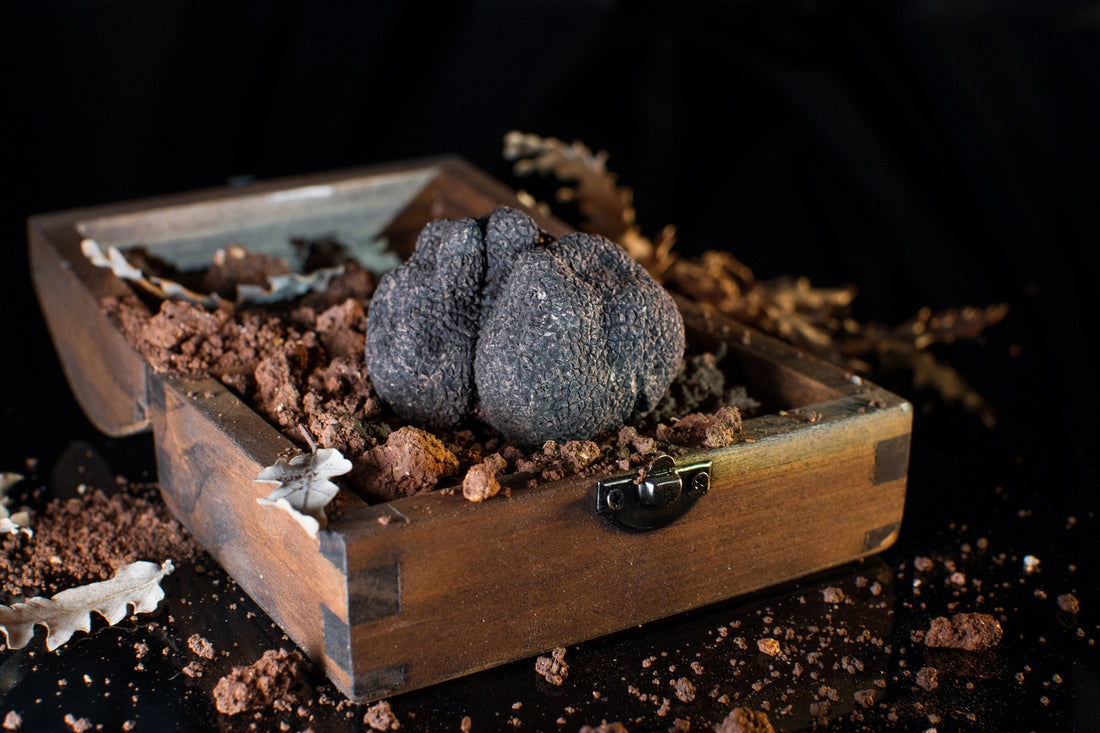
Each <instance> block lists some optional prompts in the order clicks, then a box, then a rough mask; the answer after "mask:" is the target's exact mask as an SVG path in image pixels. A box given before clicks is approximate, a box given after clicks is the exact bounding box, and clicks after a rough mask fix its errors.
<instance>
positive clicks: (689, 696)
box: [672, 677, 695, 702]
mask: <svg viewBox="0 0 1100 733" xmlns="http://www.w3.org/2000/svg"><path fill="white" fill-rule="evenodd" d="M672 687H673V689H674V690H675V691H676V699H678V700H679V701H680V702H691V701H692V700H694V699H695V685H693V684H691V680H689V679H688V678H687V677H681V678H680V679H678V680H676V681H675V682H673V683H672Z"/></svg>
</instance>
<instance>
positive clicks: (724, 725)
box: [714, 707, 775, 733]
mask: <svg viewBox="0 0 1100 733" xmlns="http://www.w3.org/2000/svg"><path fill="white" fill-rule="evenodd" d="M714 730H715V733H775V728H774V727H773V726H772V724H771V721H770V720H768V714H767V713H765V712H763V711H761V710H753V709H751V708H747V707H738V708H734V709H733V710H731V711H730V713H729V715H727V716H726V718H725V720H723V721H722V722H721V723H719V724H718V725H717V726H715V728H714Z"/></svg>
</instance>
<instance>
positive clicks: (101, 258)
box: [80, 238, 344, 310]
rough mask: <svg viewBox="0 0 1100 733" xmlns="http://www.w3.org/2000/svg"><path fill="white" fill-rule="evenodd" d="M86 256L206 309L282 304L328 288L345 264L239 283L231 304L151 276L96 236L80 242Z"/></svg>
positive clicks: (149, 287)
mask: <svg viewBox="0 0 1100 733" xmlns="http://www.w3.org/2000/svg"><path fill="white" fill-rule="evenodd" d="M80 250H81V251H82V252H83V253H84V256H85V257H87V258H88V260H89V261H90V262H91V263H92V264H93V265H95V266H96V267H105V268H107V269H109V270H110V271H111V272H113V273H114V274H115V275H117V276H118V277H120V278H122V279H123V280H129V281H130V282H133V283H136V284H138V285H140V286H141V287H143V288H145V289H146V290H148V291H149V292H150V293H152V294H153V295H155V296H157V297H158V298H162V299H164V300H182V301H186V302H188V303H194V304H196V305H201V306H203V307H204V308H218V309H221V310H230V309H232V308H234V307H241V306H246V305H263V304H267V303H278V302H282V301H286V300H293V299H294V298H297V297H300V296H302V295H305V294H306V293H309V292H321V291H323V290H325V289H326V288H328V286H329V283H330V282H332V279H333V278H334V277H338V276H339V275H343V274H344V267H343V265H337V266H336V267H322V268H319V269H317V270H314V271H313V272H310V273H307V274H304V275H303V274H300V273H296V272H292V273H289V274H286V275H270V276H268V278H267V283H268V284H267V286H266V287H264V286H260V285H249V284H239V285H238V286H237V300H236V301H235V302H233V303H230V302H229V301H228V300H226V299H225V298H223V297H221V296H220V295H218V294H217V293H198V292H196V291H194V290H191V289H190V288H187V287H185V286H183V285H181V284H180V283H178V282H176V281H174V280H169V279H167V278H163V277H156V276H155V275H147V274H146V273H144V272H142V271H141V270H140V269H138V268H136V267H134V266H133V265H131V264H130V263H129V262H128V261H127V260H126V257H125V255H123V254H122V252H121V251H120V250H119V249H118V248H117V247H108V248H107V253H106V254H104V252H103V249H102V248H101V247H100V246H99V243H98V242H96V241H95V240H94V239H90V238H88V239H85V240H84V241H82V242H81V243H80ZM218 256H222V257H224V250H218V252H217V253H215V258H217V257H218Z"/></svg>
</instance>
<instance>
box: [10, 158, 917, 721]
mask: <svg viewBox="0 0 1100 733" xmlns="http://www.w3.org/2000/svg"><path fill="white" fill-rule="evenodd" d="M499 204H508V205H511V206H516V207H518V208H523V207H522V206H520V205H519V204H518V202H517V201H516V200H515V196H514V194H513V193H512V192H510V191H509V190H508V189H507V188H505V187H504V186H502V185H501V184H499V183H497V182H496V181H493V180H492V179H490V178H489V177H487V176H486V175H485V174H484V173H482V172H480V171H478V170H477V169H475V168H473V167H471V166H470V165H468V164H466V163H464V162H463V161H461V160H457V159H451V158H445V159H433V160H427V161H415V162H411V163H403V164H399V165H393V166H388V167H379V168H372V169H369V170H358V171H350V172H346V173H341V174H328V175H321V176H314V177H303V178H296V179H293V180H287V181H273V182H266V183H259V184H255V185H252V186H249V187H246V188H241V189H219V190H213V191H204V192H196V193H191V194H185V195H179V196H171V197H166V198H160V199H155V200H147V201H140V202H131V203H125V204H118V205H111V206H104V207H98V208H90V209H83V210H75V211H68V212H62V213H56V214H47V215H42V216H37V217H34V218H32V219H31V221H30V222H29V241H30V251H31V262H32V269H33V276H34V282H35V287H36V289H37V292H38V296H39V300H40V302H41V305H42V309H43V311H44V313H45V316H46V319H47V322H48V324H49V328H50V332H51V334H52V337H53V340H54V344H55V346H56V348H57V351H58V353H59V355H60V357H61V361H62V364H63V366H64V369H65V372H66V374H67V376H68V379H69V382H70V384H71V386H72V388H73V391H74V392H75V394H76V396H77V398H78V399H79V401H80V403H81V405H82V406H83V408H84V410H85V411H86V413H87V414H88V416H89V418H90V419H91V420H92V421H93V422H94V423H95V425H96V426H97V427H98V428H99V429H101V430H102V431H104V432H105V433H108V434H111V435H125V434H130V433H134V432H137V431H142V430H148V429H150V428H151V429H152V430H153V433H154V437H155V444H156V450H157V463H158V470H159V481H160V485H161V489H162V492H163V494H164V498H165V500H166V501H167V503H168V505H169V506H170V507H171V509H172V511H173V512H174V513H175V514H176V516H177V517H179V519H180V520H181V521H182V522H183V523H184V524H185V525H186V526H187V527H188V529H189V530H190V531H191V532H192V533H193V534H194V535H195V536H196V537H197V538H198V540H199V541H200V542H201V543H202V544H203V545H204V546H205V547H206V548H207V549H208V550H209V551H210V553H211V554H213V555H214V557H215V558H217V560H218V561H219V562H220V563H221V564H222V565H223V566H224V567H225V568H226V570H227V571H228V572H229V573H230V574H231V575H232V576H233V577H234V578H235V579H236V580H237V581H238V583H240V585H241V587H242V588H244V589H245V590H246V591H247V592H248V593H249V595H251V596H252V597H253V598H254V599H255V600H256V601H257V602H258V603H259V604H260V605H261V606H262V607H263V608H264V609H265V610H266V611H267V612H268V613H269V614H270V615H271V617H272V618H273V619H274V620H275V621H276V622H277V623H278V624H279V625H280V626H281V627H282V628H283V629H284V630H285V631H286V633H287V634H288V635H289V636H290V637H292V638H293V639H294V641H295V642H297V643H298V644H299V645H300V646H301V647H302V649H303V650H304V651H305V652H306V653H308V654H309V655H310V656H312V657H313V658H314V659H315V660H316V661H317V662H318V663H320V664H321V665H322V666H323V667H324V668H325V670H326V671H327V673H328V675H329V676H330V677H331V678H332V680H333V681H334V682H335V683H336V684H337V685H338V686H339V687H340V689H341V690H343V691H344V692H345V693H346V694H347V695H348V697H349V698H351V699H353V700H356V701H368V700H372V699H377V698H380V697H384V696H387V695H391V694H394V693H399V692H403V691H408V690H412V689H416V688H419V687H423V686H426V685H430V684H433V683H436V682H440V681H442V680H446V679H449V678H453V677H457V676H460V675H463V674H467V673H469V672H473V671H476V670H480V669H484V668H487V667H491V666H494V665H497V664H501V663H504V662H508V661H511V660H515V659H519V658H522V657H525V656H530V655H534V654H536V653H540V652H544V651H545V650H548V649H550V648H552V647H555V646H561V645H567V644H571V643H575V642H579V641H582V640H585V639H591V638H594V637H597V636H601V635H604V634H607V633H610V632H614V631H618V630H621V629H625V628H627V627H630V626H635V625H637V624H641V623H644V622H647V621H652V620H655V619H659V618H663V617H666V616H670V615H672V614H676V613H680V612H683V611H687V610H689V609H693V608H697V607H700V606H703V605H706V604H710V603H713V602H716V601H719V600H723V599H727V598H730V597H733V596H736V595H738V594H743V593H747V592H749V591H753V590H756V589H759V588H762V587H765V586H769V585H772V584H776V583H780V582H783V581H787V580H791V579H794V578H797V577H800V576H803V575H806V574H808V573H812V572H814V571H817V570H821V569H824V568H828V567H831V566H835V565H838V564H841V563H844V562H846V561H850V560H852V559H855V558H858V557H861V556H863V555H868V554H871V553H875V552H878V551H880V550H882V549H885V548H886V547H888V546H889V545H890V544H891V543H892V542H893V541H894V539H895V538H896V536H897V533H898V529H899V526H900V522H901V518H902V510H903V505H904V497H905V486H906V472H907V465H908V454H909V435H910V430H911V423H912V410H911V407H910V405H909V404H908V403H907V402H906V401H904V400H903V399H901V398H899V397H897V396H896V395H893V394H891V393H889V392H887V391H885V390H883V389H881V388H879V387H877V386H875V385H873V384H870V383H868V382H867V381H862V380H860V379H858V378H854V377H852V376H850V375H848V374H846V373H845V372H844V371H843V370H841V369H837V368H835V367H833V366H831V365H828V364H825V363H823V362H821V361H819V360H816V359H814V358H811V357H809V356H807V355H805V354H801V353H799V352H797V351H795V350H794V349H791V348H789V347H788V346H786V345H784V344H782V343H780V342H778V341H776V340H774V339H771V338H768V337H765V336H763V335H761V334H759V333H756V332H752V331H750V330H749V329H747V328H745V327H744V326H742V325H740V324H738V323H736V322H732V321H729V320H724V319H721V318H719V317H716V316H709V315H707V314H705V313H703V312H701V311H700V310H699V309H698V308H696V307H693V306H692V305H691V304H688V303H682V304H681V309H682V311H683V312H684V316H685V321H686V323H687V326H688V329H689V333H690V334H691V335H689V339H704V340H707V341H708V342H709V343H710V344H711V345H714V346H716V345H717V344H718V343H719V342H723V341H724V342H725V343H726V344H727V345H728V348H729V349H730V353H731V355H732V357H733V358H735V359H736V361H737V362H738V366H739V368H740V369H741V371H742V373H743V376H744V379H745V380H746V382H747V385H748V386H749V388H750V390H752V391H753V392H754V393H756V394H760V395H764V396H766V397H767V399H768V400H769V403H770V404H775V405H781V406H782V407H783V409H780V410H777V411H776V412H775V413H773V414H768V415H765V416H763V417H758V418H754V419H751V420H747V421H746V422H745V434H744V438H745V439H744V441H743V442H738V443H736V444H735V445H732V446H729V447H726V448H721V449H716V450H710V451H700V452H698V453H695V454H692V455H690V456H687V457H685V458H681V459H679V460H678V464H679V465H681V466H683V465H686V464H698V463H702V462H707V461H709V462H710V466H709V491H707V493H706V494H705V495H704V496H702V497H701V498H699V499H698V501H697V502H695V504H694V506H692V507H691V509H690V510H689V511H687V512H686V513H685V514H684V515H683V516H681V517H679V518H678V519H676V520H675V521H673V522H672V523H671V524H669V525H668V526H665V527H662V528H660V529H656V530H652V531H638V532H632V531H626V530H623V529H620V528H619V527H617V526H616V525H615V524H613V523H612V522H610V521H609V520H608V519H607V518H605V517H604V516H601V515H600V514H598V513H597V511H596V509H597V491H598V486H597V483H598V482H597V481H596V480H594V479H575V478H574V479H565V480H562V481H557V482H551V483H544V484H541V485H538V486H536V487H534V488H517V489H516V490H514V491H512V492H511V495H510V497H507V498H505V497H503V496H502V497H497V498H494V499H492V500H490V501H487V502H483V503H479V504H475V503H470V502H467V501H466V500H465V499H463V498H462V496H461V493H459V494H457V495H447V494H442V493H432V494H427V495H419V496H415V497H410V498H407V499H402V500H399V501H394V502H392V503H388V504H379V505H368V504H367V503H365V502H363V501H362V500H361V499H359V498H357V497H355V496H345V497H342V498H343V500H344V502H343V506H344V507H345V509H344V510H343V511H342V512H341V513H340V514H339V515H338V516H337V517H336V518H335V519H334V520H333V521H332V522H331V523H330V524H329V526H328V528H327V529H324V530H322V531H321V533H320V537H319V540H318V539H313V538H311V537H310V536H309V535H308V534H307V533H306V532H304V531H302V529H301V527H299V526H298V525H297V524H296V523H295V521H294V520H293V519H292V518H291V517H290V516H289V515H287V514H285V513H283V512H278V511H272V510H270V509H266V508H264V507H261V506H259V505H258V504H257V502H256V499H257V498H258V497H262V496H266V494H267V493H268V492H269V491H270V486H269V485H265V484H260V483H256V482H255V481H254V479H255V477H256V475H257V473H259V471H260V470H261V469H262V468H263V467H265V466H268V465H270V464H272V463H273V462H274V461H275V459H276V458H277V457H278V456H279V455H281V454H286V453H287V452H294V451H296V448H295V447H294V446H293V445H292V444H291V443H290V442H289V441H288V440H287V439H286V438H285V437H284V436H283V435H282V434H280V432H279V431H277V430H276V429H275V428H274V427H272V426H271V425H270V424H268V423H267V422H265V421H264V419H262V418H261V417H260V416H259V415H258V414H256V413H255V412H253V411H252V410H251V409H249V408H248V407H247V406H246V405H244V404H243V403H242V402H241V401H240V400H238V399H237V397H236V396H234V394H232V393H231V392H230V391H229V390H228V389H227V388H226V387H225V386H224V385H223V384H221V383H220V382H218V381H215V380H212V379H186V378H170V377H165V376H164V375H161V374H157V373H154V372H153V370H152V369H151V368H150V367H149V365H148V364H147V363H146V362H145V361H144V360H143V358H142V357H141V356H140V355H139V354H138V353H137V351H135V349H134V348H133V347H132V346H131V345H130V344H129V343H128V342H127V340H126V339H125V338H124V337H123V335H122V333H121V331H120V329H119V327H118V326H117V325H116V324H115V323H113V322H112V321H111V319H110V318H109V317H108V316H107V315H106V313H105V312H104V310H103V309H102V307H101V299H102V298H103V297H104V296H108V295H112V294H121V293H124V292H125V291H126V289H127V288H128V286H127V285H126V284H125V283H123V282H122V281H121V280H120V279H118V278H117V277H116V276H115V275H114V274H113V273H111V272H110V271H109V270H105V269H101V268H97V267H95V266H93V265H92V264H91V263H90V262H89V261H88V260H87V259H86V258H85V256H84V255H83V254H82V253H81V248H80V243H81V241H82V240H83V239H84V238H86V237H91V238H94V239H95V240H96V241H97V242H99V243H100V245H102V246H103V247H107V246H116V247H119V248H125V247H128V246H134V245H138V244H141V245H144V246H146V247H148V248H149V249H150V250H152V251H153V252H154V253H155V252H158V251H166V250H168V249H170V250H171V252H172V254H173V259H174V260H175V261H177V262H180V261H183V262H187V261H192V262H195V263H205V262H208V261H209V259H210V256H211V255H212V253H213V251H214V250H215V249H218V248H221V247H224V246H226V245H227V244H230V243H234V242H237V243H241V244H244V245H245V246H246V247H249V248H252V249H258V250H266V251H272V250H271V246H272V243H278V242H286V241H288V239H289V237H290V236H294V235H302V234H317V233H324V232H328V231H331V230H333V229H336V228H346V227H354V228H355V229H356V230H357V231H361V232H362V231H366V232H383V231H384V232H386V233H387V235H388V236H389V237H390V240H391V241H392V242H394V243H395V244H397V245H398V247H399V248H404V249H406V251H407V248H408V247H409V246H411V243H412V242H413V241H414V239H415V235H416V233H417V232H418V231H419V229H420V227H421V226H422V225H423V224H425V223H426V222H427V221H429V220H431V219H435V218H439V217H452V218H453V217H459V216H481V215H482V214H484V213H486V212H488V211H489V210H490V209H492V208H493V207H494V206H496V205H499ZM529 213H532V215H534V216H535V217H536V219H538V220H539V223H540V224H541V225H542V226H543V227H544V228H546V229H547V230H548V231H550V232H551V233H553V234H560V233H562V232H563V231H564V227H563V225H562V224H561V223H560V222H557V221H554V220H551V219H547V218H546V217H543V216H539V215H538V214H536V213H534V212H529ZM345 493H346V494H350V492H345ZM151 559H159V558H151Z"/></svg>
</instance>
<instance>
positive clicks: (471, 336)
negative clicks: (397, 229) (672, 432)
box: [367, 208, 684, 444]
mask: <svg viewBox="0 0 1100 733" xmlns="http://www.w3.org/2000/svg"><path fill="white" fill-rule="evenodd" d="M683 351H684V327H683V321H682V320H681V318H680V314H679V312H678V311H677V310H676V306H675V304H674V303H673V301H672V298H671V297H670V296H669V295H668V293H666V292H665V291H664V289H663V288H661V286H660V285H659V284H658V283H657V282H656V281H654V280H653V279H652V278H651V277H650V276H649V274H648V273H646V271H645V270H644V268H642V267H641V266H640V265H638V263H636V262H634V261H633V260H632V259H630V257H629V256H628V255H627V254H626V253H625V252H624V251H623V250H622V249H621V248H620V247H619V246H618V245H616V244H615V243H613V242H611V241H609V240H607V239H604V238H603V237H599V236H596V235H592V234H568V235H566V236H563V237H562V238H561V239H559V240H557V241H553V240H552V239H551V238H550V237H548V236H547V235H546V234H545V233H544V232H541V231H540V230H539V229H538V227H537V226H536V225H535V223H534V222H533V221H532V220H531V219H530V218H529V217H527V216H526V215H525V214H522V213H521V212H518V211H515V210H513V209H507V208H499V209H496V210H495V211H493V212H492V213H491V214H490V215H489V216H488V217H486V218H485V219H483V220H482V221H481V222H480V223H479V222H477V221H475V220H473V219H463V220H460V221H436V222H432V223H430V224H428V225H427V226H426V227H425V228H424V231H423V232H422V233H421V235H420V238H419V239H418V240H417V248H416V252H415V253H414V255H413V256H412V257H411V258H410V259H409V261H408V262H407V263H406V264H405V265H403V266H401V267H400V268H398V269H397V270H394V271H393V272H391V273H389V274H388V275H386V277H384V278H383V279H382V282H381V283H380V284H379V287H378V289H377V291H376V292H375V295H374V297H373V299H372V301H371V307H370V312H369V315H368V322H367V371H368V373H369V374H370V377H371V380H372V382H373V383H374V386H375V390H376V391H377V392H378V394H379V396H381V397H382V398H383V399H384V400H386V401H387V402H388V403H389V404H390V405H391V407H393V409H394V411H395V412H397V413H398V415H400V416H401V417H402V418H404V419H406V420H408V421H410V422H413V423H417V424H421V425H425V426H428V427H450V426H454V425H456V424H457V423H458V422H459V421H461V420H462V419H463V418H464V417H466V416H468V415H470V414H472V413H473V412H475V411H476V412H478V413H480V415H481V416H482V417H483V418H484V419H485V420H486V421H487V422H488V423H489V424H490V425H492V426H493V427H495V428H496V429H497V430H499V431H500V432H501V433H502V434H503V435H504V436H505V437H506V438H508V439H509V440H512V441H514V442H518V443H524V444H538V443H541V442H544V441H546V440H559V441H561V440H577V439H586V438H590V437H592V436H594V435H596V434H598V433H600V432H603V431H606V430H611V429H614V428H617V427H618V426H620V425H622V423H623V422H625V421H626V420H628V419H633V418H638V417H641V416H644V415H645V414H646V413H648V412H649V411H650V410H652V409H653V407H654V406H655V405H656V404H657V402H658V400H660V398H661V396H662V395H663V394H664V392H665V390H666V389H667V388H668V385H669V383H670V382H671V381H672V379H673V377H674V376H675V374H676V371H677V369H678V368H679V366H680V361H681V359H682V357H683Z"/></svg>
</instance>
